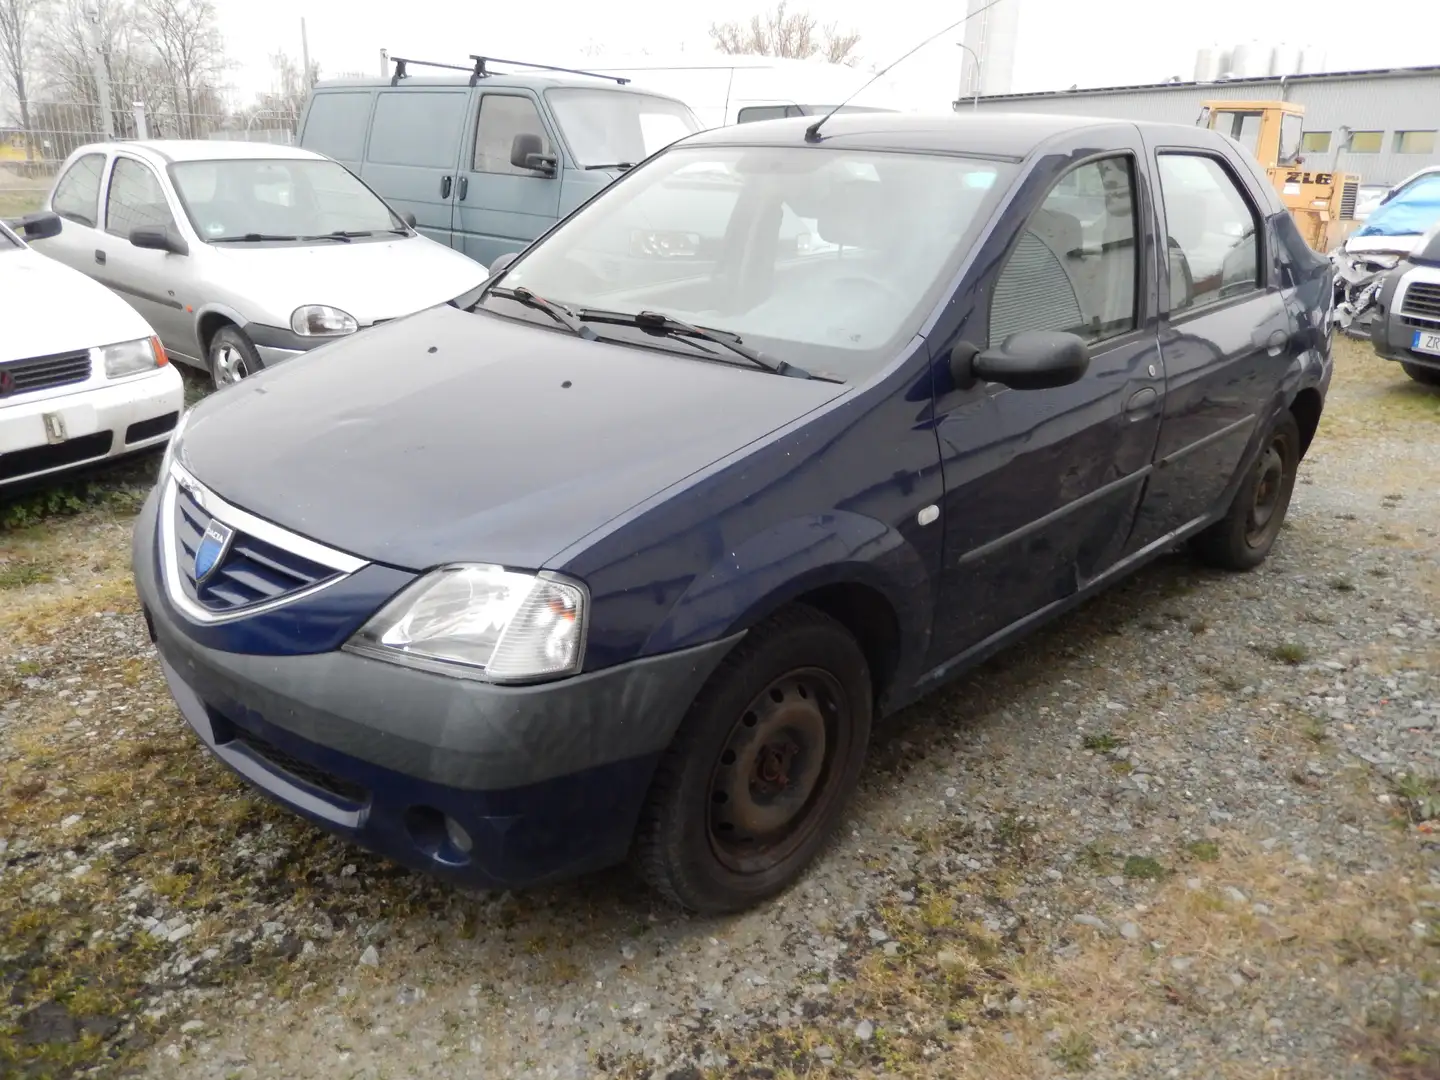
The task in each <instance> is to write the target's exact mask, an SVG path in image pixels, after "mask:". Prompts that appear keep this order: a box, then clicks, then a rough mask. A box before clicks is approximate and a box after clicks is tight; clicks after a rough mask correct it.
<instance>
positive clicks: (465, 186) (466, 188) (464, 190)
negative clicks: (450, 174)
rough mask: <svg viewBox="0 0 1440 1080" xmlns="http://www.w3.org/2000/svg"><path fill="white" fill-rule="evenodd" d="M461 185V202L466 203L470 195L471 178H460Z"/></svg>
mask: <svg viewBox="0 0 1440 1080" xmlns="http://www.w3.org/2000/svg"><path fill="white" fill-rule="evenodd" d="M459 184H460V201H461V202H464V201H465V196H466V195H468V194H469V193H470V178H469V177H468V176H462V177H460V180H459Z"/></svg>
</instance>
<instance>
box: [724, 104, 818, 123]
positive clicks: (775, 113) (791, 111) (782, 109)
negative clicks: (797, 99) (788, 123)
mask: <svg viewBox="0 0 1440 1080" xmlns="http://www.w3.org/2000/svg"><path fill="white" fill-rule="evenodd" d="M804 115H805V113H804V112H803V111H802V110H801V109H800V107H799V106H798V105H747V106H745V108H743V109H741V110H740V111H739V112H738V113H736V114H735V122H736V123H737V124H753V123H755V122H756V121H757V120H779V119H780V118H781V117H783V116H804Z"/></svg>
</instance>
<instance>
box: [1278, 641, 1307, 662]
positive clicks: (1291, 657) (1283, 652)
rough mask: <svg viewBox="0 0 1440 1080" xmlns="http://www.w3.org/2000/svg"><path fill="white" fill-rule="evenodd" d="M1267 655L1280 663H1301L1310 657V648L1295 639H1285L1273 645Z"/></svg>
mask: <svg viewBox="0 0 1440 1080" xmlns="http://www.w3.org/2000/svg"><path fill="white" fill-rule="evenodd" d="M1268 655H1269V657H1270V659H1271V660H1274V661H1276V662H1278V663H1282V664H1303V663H1304V662H1305V661H1306V660H1308V659H1309V658H1310V650H1309V649H1307V648H1306V647H1305V646H1304V645H1301V644H1300V643H1299V642H1297V641H1286V642H1282V643H1281V644H1279V645H1276V646H1274V647H1273V648H1272V649H1271V650H1270V652H1269V654H1268Z"/></svg>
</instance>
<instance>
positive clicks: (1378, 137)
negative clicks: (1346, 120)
mask: <svg viewBox="0 0 1440 1080" xmlns="http://www.w3.org/2000/svg"><path fill="white" fill-rule="evenodd" d="M1384 142H1385V133H1384V132H1383V131H1352V132H1351V133H1350V145H1349V146H1348V147H1346V149H1347V150H1349V151H1350V152H1351V153H1352V154H1378V153H1380V147H1381V146H1382V145H1383V144H1384Z"/></svg>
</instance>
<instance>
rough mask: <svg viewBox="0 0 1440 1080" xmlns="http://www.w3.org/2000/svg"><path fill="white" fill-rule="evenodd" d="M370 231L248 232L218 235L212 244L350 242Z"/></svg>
mask: <svg viewBox="0 0 1440 1080" xmlns="http://www.w3.org/2000/svg"><path fill="white" fill-rule="evenodd" d="M369 235H370V234H369V233H351V234H350V235H346V234H345V233H324V234H322V235H320V236H292V235H286V234H284V233H258V232H248V233H245V234H244V235H242V236H217V237H215V238H214V239H213V240H211V241H210V243H212V244H259V243H263V242H265V241H267V240H337V241H339V242H340V243H342V244H348V243H349V242H350V236H369Z"/></svg>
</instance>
